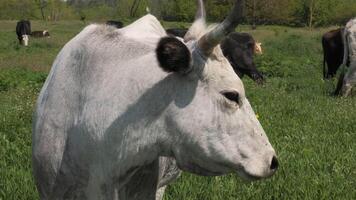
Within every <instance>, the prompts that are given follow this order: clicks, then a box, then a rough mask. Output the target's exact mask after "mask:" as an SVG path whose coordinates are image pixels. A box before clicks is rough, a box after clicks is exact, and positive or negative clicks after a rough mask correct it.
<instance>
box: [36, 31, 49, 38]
mask: <svg viewBox="0 0 356 200" xmlns="http://www.w3.org/2000/svg"><path fill="white" fill-rule="evenodd" d="M31 37H35V38H42V37H50V35H49V32H48V31H47V30H43V31H33V32H32V33H31Z"/></svg>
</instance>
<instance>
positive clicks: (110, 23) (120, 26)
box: [106, 20, 124, 28]
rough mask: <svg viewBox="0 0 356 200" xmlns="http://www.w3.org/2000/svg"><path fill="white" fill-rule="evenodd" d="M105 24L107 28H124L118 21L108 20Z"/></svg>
mask: <svg viewBox="0 0 356 200" xmlns="http://www.w3.org/2000/svg"><path fill="white" fill-rule="evenodd" d="M106 24H107V25H109V26H114V27H116V28H122V27H124V24H123V23H122V22H120V21H114V20H109V21H106Z"/></svg>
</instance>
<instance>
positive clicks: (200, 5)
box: [195, 0, 206, 20]
mask: <svg viewBox="0 0 356 200" xmlns="http://www.w3.org/2000/svg"><path fill="white" fill-rule="evenodd" d="M197 1H198V10H197V13H196V14H195V20H197V19H204V20H205V16H206V13H205V8H204V2H203V0H197Z"/></svg>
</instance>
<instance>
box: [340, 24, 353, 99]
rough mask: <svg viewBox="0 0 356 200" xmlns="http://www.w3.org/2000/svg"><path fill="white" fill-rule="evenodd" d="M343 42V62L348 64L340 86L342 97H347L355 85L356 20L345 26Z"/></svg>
mask: <svg viewBox="0 0 356 200" xmlns="http://www.w3.org/2000/svg"><path fill="white" fill-rule="evenodd" d="M343 42H344V60H343V64H344V65H346V62H347V60H349V62H350V66H349V69H348V70H347V72H346V74H345V77H344V80H343V86H342V95H343V96H349V95H351V92H352V90H353V87H354V86H355V85H356V18H354V19H351V20H350V21H349V22H348V23H347V24H346V26H345V29H344V32H343Z"/></svg>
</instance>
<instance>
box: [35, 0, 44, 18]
mask: <svg viewBox="0 0 356 200" xmlns="http://www.w3.org/2000/svg"><path fill="white" fill-rule="evenodd" d="M35 2H36V4H37V6H38V8H39V9H40V11H41V16H42V19H43V20H46V17H45V13H44V9H45V8H46V7H47V1H45V0H35Z"/></svg>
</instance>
